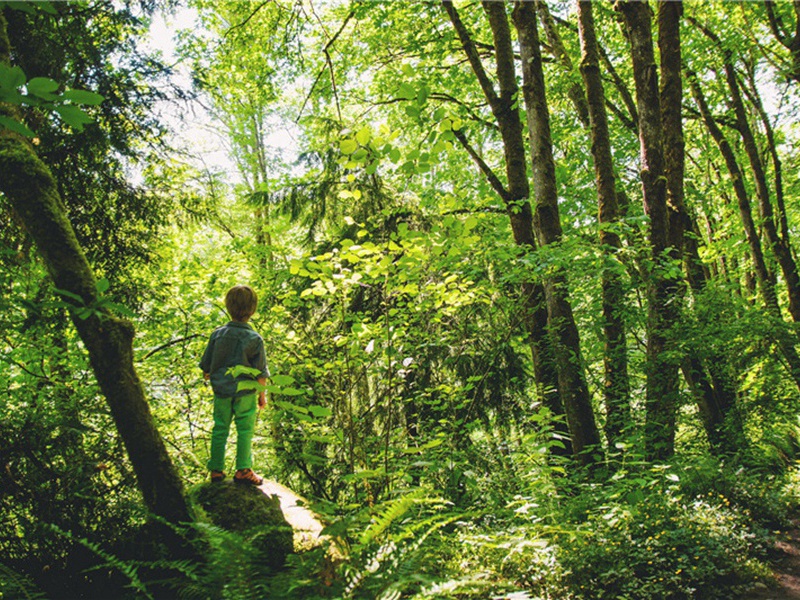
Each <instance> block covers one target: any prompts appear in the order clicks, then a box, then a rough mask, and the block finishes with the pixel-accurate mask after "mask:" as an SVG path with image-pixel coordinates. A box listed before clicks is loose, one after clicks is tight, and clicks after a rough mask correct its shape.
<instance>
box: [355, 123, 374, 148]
mask: <svg viewBox="0 0 800 600" xmlns="http://www.w3.org/2000/svg"><path fill="white" fill-rule="evenodd" d="M371 136H372V131H371V130H370V128H369V127H366V126H365V127H362V128H361V129H359V131H358V133H357V134H356V141H357V142H358V143H359V144H361V145H362V146H366V145H367V144H368V143H369V138H370V137H371Z"/></svg>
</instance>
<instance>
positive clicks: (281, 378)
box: [270, 375, 295, 386]
mask: <svg viewBox="0 0 800 600" xmlns="http://www.w3.org/2000/svg"><path fill="white" fill-rule="evenodd" d="M270 380H271V381H272V383H274V384H275V385H281V386H283V385H292V384H293V383H294V381H295V379H294V377H292V376H291V375H273V376H272V377H270Z"/></svg>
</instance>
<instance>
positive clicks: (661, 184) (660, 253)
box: [617, 0, 678, 460]
mask: <svg viewBox="0 0 800 600" xmlns="http://www.w3.org/2000/svg"><path fill="white" fill-rule="evenodd" d="M617 6H618V9H619V10H620V11H621V13H622V15H623V19H624V21H625V27H626V32H627V37H628V40H629V42H630V52H631V59H632V63H633V75H634V82H635V86H636V104H637V107H638V111H639V144H640V149H641V155H640V163H641V170H640V174H641V179H642V191H643V196H644V210H645V213H646V214H647V216H648V217H649V219H650V251H651V260H652V272H651V273H650V278H649V282H648V323H647V363H648V366H647V393H646V407H647V408H646V413H647V414H646V422H645V445H646V453H647V456H648V458H649V459H651V460H664V459H667V458H669V457H670V456H672V454H673V453H674V450H675V414H676V407H677V400H678V365H677V364H676V362H675V359H674V354H675V353H674V351H673V348H672V347H671V346H672V344H670V340H669V329H670V327H671V326H672V325H673V324H674V320H675V316H676V315H675V312H674V311H675V308H674V306H675V300H676V298H675V282H674V280H672V279H671V278H670V277H668V276H667V274H666V269H665V268H664V266H665V265H664V260H665V259H666V258H669V256H670V254H671V251H670V248H671V246H670V219H669V213H668V211H667V177H666V167H665V157H664V139H665V138H664V127H663V121H662V112H661V97H660V90H659V85H658V67H657V65H656V62H655V53H654V49H653V39H652V19H651V11H650V7H649V5H648V4H647V3H646V2H643V1H638V0H633V1H630V2H620V3H618V5H617Z"/></svg>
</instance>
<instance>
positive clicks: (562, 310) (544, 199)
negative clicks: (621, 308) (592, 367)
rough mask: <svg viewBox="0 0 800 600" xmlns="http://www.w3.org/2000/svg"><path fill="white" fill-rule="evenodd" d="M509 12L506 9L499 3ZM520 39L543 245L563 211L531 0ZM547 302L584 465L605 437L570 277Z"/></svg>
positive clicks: (556, 280)
mask: <svg viewBox="0 0 800 600" xmlns="http://www.w3.org/2000/svg"><path fill="white" fill-rule="evenodd" d="M493 5H494V6H496V7H498V9H501V10H502V11H503V15H502V18H503V20H504V21H505V22H506V24H507V22H508V21H507V18H506V15H505V7H504V6H503V4H501V3H493ZM512 18H513V20H514V25H515V27H516V30H517V36H518V39H519V46H520V55H521V59H522V80H523V86H522V94H523V98H524V101H525V108H526V114H527V120H528V132H529V137H530V146H531V163H532V166H533V191H534V197H535V199H536V209H535V214H534V231H535V232H536V237H537V241H538V242H539V244H540V245H542V246H545V245H548V244H554V243H558V242H559V241H560V240H561V236H562V230H561V220H560V217H559V213H558V191H557V188H556V174H555V161H554V160H553V144H552V139H551V135H550V114H549V110H548V107H547V101H546V99H545V84H544V71H543V69H542V55H541V48H540V45H539V33H538V24H537V21H536V12H535V7H534V5H533V4H532V3H530V2H515V4H514V10H513V13H512ZM544 288H545V297H546V300H547V312H548V317H549V319H548V328H549V331H550V335H551V337H552V339H553V347H554V352H555V357H556V366H557V368H558V382H559V393H560V394H561V401H562V403H563V404H564V409H565V411H566V413H567V423H568V425H569V430H570V436H571V438H572V445H573V450H574V452H575V454H576V456H578V457H579V458H580V460H581V461H582V462H583V463H586V464H590V463H592V462H593V461H595V460H597V459H598V454H597V452H596V451H597V449H598V448H599V447H600V436H599V433H598V430H597V424H596V423H595V418H594V412H593V410H592V404H591V397H590V395H589V390H588V387H587V384H586V377H585V374H584V368H583V361H582V359H581V352H580V339H579V336H578V328H577V326H576V325H575V319H574V317H573V314H572V307H571V305H570V302H569V292H568V286H567V280H566V275H565V274H564V273H563V272H556V273H553V274H550V275H548V277H547V279H546V280H545V284H544Z"/></svg>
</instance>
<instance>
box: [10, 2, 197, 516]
mask: <svg viewBox="0 0 800 600" xmlns="http://www.w3.org/2000/svg"><path fill="white" fill-rule="evenodd" d="M6 27H7V22H6V19H5V16H4V14H2V13H0V63H2V64H4V65H9V64H10V57H11V51H12V49H11V47H10V44H9V41H8V35H7V29H6ZM2 112H3V114H4V116H6V117H10V118H18V117H19V115H18V113H17V112H16V111H15V109H14V108H13V107H11V106H8V105H6V106H4V107H2ZM0 172H2V173H3V174H4V176H3V178H2V180H0V192H2V193H3V195H4V196H5V197H6V198H7V199H8V201H9V203H10V205H11V207H12V209H13V210H14V211H15V213H16V214H17V215H18V217H19V219H20V220H21V221H22V223H23V224H24V226H25V228H26V230H27V231H28V233H29V234H30V235H31V237H32V238H33V239H34V241H35V243H36V246H37V248H38V250H39V253H40V254H41V256H42V258H43V260H44V263H45V266H46V267H47V270H48V272H49V274H50V276H51V277H52V279H53V282H54V284H55V285H56V287H57V288H58V289H60V290H63V292H64V293H65V295H66V300H67V302H68V303H70V304H71V305H72V306H73V308H74V310H72V311H71V318H72V322H73V324H74V326H75V328H76V329H77V331H78V334H79V335H80V337H81V340H83V343H84V345H85V346H86V350H87V352H88V354H89V358H90V361H91V364H92V368H93V370H94V373H95V376H96V378H97V381H98V383H99V384H100V389H101V390H102V391H103V394H104V395H105V397H106V400H107V402H108V405H109V408H110V409H111V414H112V416H113V418H114V422H115V424H116V426H117V430H118V432H119V434H120V437H121V438H122V440H123V442H124V444H125V447H126V449H127V451H128V456H129V458H130V460H131V464H132V465H133V468H134V471H135V473H136V476H137V481H138V483H139V488H140V490H141V492H142V496H143V498H144V501H145V504H146V505H147V507H148V508H149V509H150V510H151V511H152V512H153V513H154V514H156V515H158V516H160V517H163V518H164V519H166V520H168V521H169V522H172V523H180V522H186V521H189V520H190V515H189V510H188V506H187V504H186V501H185V499H184V496H183V485H182V483H181V480H180V478H179V477H178V475H177V472H176V471H175V468H174V466H173V464H172V461H171V460H170V457H169V454H168V453H167V451H166V447H165V445H164V442H163V440H162V438H161V436H160V434H159V432H158V430H157V429H156V427H155V423H154V421H153V418H152V415H151V413H150V409H149V406H148V404H147V400H146V399H145V396H144V390H143V388H142V385H141V382H140V381H139V378H138V376H137V374H136V369H135V367H134V365H133V337H134V330H133V326H132V325H131V324H130V323H129V322H128V321H125V320H123V319H120V318H118V317H116V316H114V315H113V314H111V313H110V312H109V311H108V309H106V308H104V307H103V305H102V304H100V300H101V298H100V297H99V293H98V287H97V280H96V278H95V275H94V273H93V271H92V268H91V266H90V265H89V263H88V261H87V260H86V257H85V256H84V254H83V251H82V249H81V248H80V246H79V244H78V242H77V239H76V237H75V233H74V231H73V229H72V226H71V224H70V222H69V220H68V219H67V217H66V214H65V211H64V208H63V204H62V201H61V198H60V196H59V194H58V191H57V184H56V181H55V180H54V178H53V176H52V175H51V173H50V171H49V170H48V169H47V167H46V166H45V165H44V164H43V163H42V161H41V160H40V159H39V158H38V157H37V156H36V154H35V152H34V150H33V146H32V145H31V144H30V142H28V141H27V140H25V139H24V138H22V137H21V136H19V135H18V134H16V133H14V132H12V131H10V130H8V129H6V128H3V129H0ZM79 309H87V312H84V313H82V314H80V315H79V314H78V310H79Z"/></svg>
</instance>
